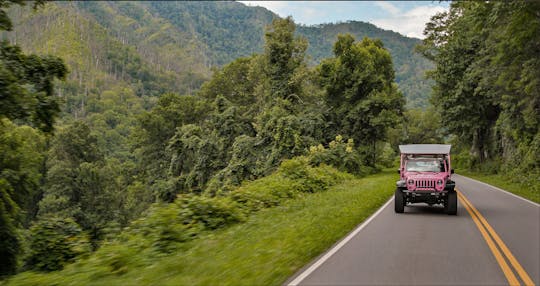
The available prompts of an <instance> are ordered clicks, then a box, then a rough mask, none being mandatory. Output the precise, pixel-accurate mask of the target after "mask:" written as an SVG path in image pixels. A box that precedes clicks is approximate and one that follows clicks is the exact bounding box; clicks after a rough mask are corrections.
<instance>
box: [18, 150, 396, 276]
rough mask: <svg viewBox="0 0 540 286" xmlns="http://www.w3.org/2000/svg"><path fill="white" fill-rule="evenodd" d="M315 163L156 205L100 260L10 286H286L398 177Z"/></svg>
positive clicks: (291, 164) (302, 161) (286, 166)
mask: <svg viewBox="0 0 540 286" xmlns="http://www.w3.org/2000/svg"><path fill="white" fill-rule="evenodd" d="M307 163H308V161H307V158H305V157H303V158H296V159H292V160H289V161H285V162H284V163H283V164H282V165H281V167H280V168H279V170H278V171H277V172H276V173H274V174H272V175H270V176H268V177H265V178H262V179H259V180H256V181H253V182H250V183H247V184H245V185H243V186H241V187H239V188H238V189H236V190H234V191H232V192H231V193H229V195H228V196H225V197H220V198H209V197H197V198H195V197H191V198H182V197H179V199H177V200H176V201H175V203H173V204H168V205H159V206H154V207H153V208H152V209H151V211H150V212H149V215H148V216H147V217H145V218H142V219H140V220H138V221H135V222H134V223H133V224H132V226H130V227H129V229H127V230H126V231H125V233H124V234H123V235H121V236H120V238H119V239H117V240H113V241H110V242H108V243H106V244H105V245H103V246H102V247H101V248H100V249H99V250H98V251H97V252H95V253H94V254H92V255H91V256H89V257H87V258H84V259H81V260H79V261H78V262H76V263H75V264H72V265H69V266H67V267H66V268H65V269H64V270H62V271H60V272H52V273H50V274H40V273H35V272H26V273H24V274H20V275H17V276H15V277H14V278H13V279H10V280H8V285H35V284H39V285H56V284H57V283H59V282H61V283H62V284H68V285H70V284H76V285H93V284H100V285H103V284H156V283H157V284H160V285H164V284H165V285H255V284H256V285H259V284H260V285H278V284H281V283H283V282H284V281H285V280H286V279H287V278H288V277H290V276H291V275H292V274H294V273H295V272H296V271H297V270H298V269H300V268H301V267H303V266H304V265H305V264H306V263H308V262H309V261H310V260H311V259H313V258H314V257H316V256H317V255H319V254H320V253H321V252H323V251H325V250H326V249H328V248H329V247H330V246H331V245H332V244H333V243H335V242H336V241H337V240H339V238H341V237H343V236H344V235H345V234H346V233H348V232H349V231H350V230H352V229H353V228H354V226H355V225H357V224H359V223H360V222H362V221H363V220H365V219H366V218H367V217H368V216H369V215H370V214H372V213H373V212H374V211H375V210H376V209H377V208H379V207H380V206H381V205H382V204H383V203H384V202H385V201H386V200H387V199H388V198H389V197H390V196H391V195H392V194H393V185H394V182H395V179H396V177H397V175H395V174H394V172H392V171H385V172H382V173H379V174H377V175H371V176H368V177H366V178H362V179H358V178H354V177H353V176H351V175H349V174H346V173H342V172H339V171H337V170H336V169H334V168H331V167H328V166H325V165H322V166H320V167H309V165H307ZM194 202H197V203H196V204H193V203H194ZM231 202H235V203H233V204H231ZM179 221H180V222H182V223H179ZM186 229H191V230H190V231H188V232H186ZM186 233H188V234H189V235H187V236H186V235H185V234H186ZM43 255H47V254H45V253H43Z"/></svg>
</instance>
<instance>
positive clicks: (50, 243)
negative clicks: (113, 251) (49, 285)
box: [26, 218, 91, 271]
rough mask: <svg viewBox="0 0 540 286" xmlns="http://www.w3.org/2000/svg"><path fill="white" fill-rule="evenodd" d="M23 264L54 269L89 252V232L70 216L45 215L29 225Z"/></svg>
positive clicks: (42, 268)
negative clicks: (51, 216) (52, 216)
mask: <svg viewBox="0 0 540 286" xmlns="http://www.w3.org/2000/svg"><path fill="white" fill-rule="evenodd" d="M29 234H30V238H29V244H30V245H29V253H28V256H27V258H26V267H27V268H30V269H34V270H40V271H54V270H59V269H62V268H63V267H64V265H66V264H67V263H70V262H72V261H73V260H74V259H75V258H76V257H77V256H79V255H82V254H86V253H89V252H90V249H91V248H90V243H89V239H88V236H87V235H86V234H85V233H83V232H82V230H81V227H80V226H79V225H78V224H77V223H76V222H75V221H73V220H72V219H70V218H44V219H42V220H39V221H38V222H36V223H35V224H34V225H33V226H32V227H30V233H29Z"/></svg>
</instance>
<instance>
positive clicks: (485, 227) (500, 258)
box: [456, 190, 534, 286]
mask: <svg viewBox="0 0 540 286" xmlns="http://www.w3.org/2000/svg"><path fill="white" fill-rule="evenodd" d="M456 192H457V194H458V198H459V201H460V202H461V204H462V205H463V206H465V208H466V209H467V211H468V212H469V214H470V215H471V217H472V219H473V221H474V223H475V224H476V226H477V227H478V230H480V233H481V234H482V236H483V237H484V240H485V241H486V242H487V244H488V246H489V249H490V250H491V252H492V253H493V255H494V256H495V259H496V260H497V262H498V263H499V266H500V267H501V269H502V271H503V273H504V275H505V276H506V279H507V280H508V284H510V285H521V284H520V282H519V280H518V279H517V277H516V275H515V274H514V272H513V271H512V269H511V268H510V266H509V265H508V263H507V262H506V260H508V261H509V262H510V264H511V265H512V267H513V268H514V269H515V271H516V272H517V274H518V275H519V277H520V278H521V280H522V281H523V283H525V285H531V286H532V285H534V282H533V281H532V279H531V277H529V275H528V274H527V272H526V271H525V270H524V269H523V267H522V266H521V264H519V262H518V261H517V260H516V258H515V257H514V255H512V252H510V250H509V249H508V247H507V246H506V244H504V242H503V241H502V239H501V238H500V237H499V235H498V234H497V233H496V232H495V230H494V229H493V228H492V227H491V225H489V223H488V222H487V221H486V219H485V218H484V217H483V216H482V214H480V212H479V211H478V210H477V209H476V208H475V207H474V206H473V205H472V204H471V202H469V200H468V199H467V198H466V197H465V196H464V195H463V194H462V193H461V192H460V191H458V190H456ZM501 252H502V253H501ZM505 258H506V260H505Z"/></svg>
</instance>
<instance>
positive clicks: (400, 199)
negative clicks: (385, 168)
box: [394, 188, 405, 213]
mask: <svg viewBox="0 0 540 286" xmlns="http://www.w3.org/2000/svg"><path fill="white" fill-rule="evenodd" d="M404 210H405V196H404V194H403V192H402V191H401V189H399V188H398V189H396V193H395V195H394V211H395V212H396V213H403V211H404Z"/></svg>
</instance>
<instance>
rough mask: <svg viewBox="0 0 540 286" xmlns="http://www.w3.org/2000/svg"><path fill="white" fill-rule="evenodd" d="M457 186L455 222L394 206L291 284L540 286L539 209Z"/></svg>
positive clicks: (476, 187)
mask: <svg viewBox="0 0 540 286" xmlns="http://www.w3.org/2000/svg"><path fill="white" fill-rule="evenodd" d="M453 178H454V180H455V181H456V184H457V189H458V190H459V192H460V193H461V195H463V197H460V200H459V203H458V215H457V216H448V215H446V214H444V213H443V209H442V207H428V206H427V205H425V204H417V205H415V206H414V207H406V208H405V213H404V214H396V213H394V210H393V207H394V205H393V200H391V201H389V203H387V204H386V205H385V206H384V207H383V208H382V209H381V210H380V211H379V212H378V213H376V215H375V216H373V217H372V219H370V220H369V221H366V223H364V224H363V225H361V226H360V227H359V228H358V229H356V230H355V231H354V232H353V233H351V235H349V236H348V237H346V238H345V239H344V240H342V241H341V242H340V243H338V244H337V245H336V246H335V247H334V248H332V249H331V250H330V251H329V252H327V253H326V254H324V255H321V257H319V258H318V259H316V260H315V261H313V262H312V263H311V264H310V265H308V266H306V267H305V268H304V269H303V270H301V271H299V272H298V273H297V274H296V275H295V276H293V277H292V278H291V279H289V281H287V282H286V284H290V285H441V284H446V285H508V284H520V285H527V284H528V283H529V284H530V283H531V282H532V283H533V284H534V285H540V206H539V205H538V204H535V203H531V202H529V201H526V200H524V199H521V198H518V197H516V196H514V195H511V194H509V193H505V192H502V191H500V190H497V189H496V188H493V187H490V186H488V185H486V184H483V183H480V182H477V181H474V180H471V179H469V178H466V177H463V176H459V175H455V176H454V177H453ZM464 200H466V201H469V202H470V205H469V204H467V203H466V202H465V201H464ZM471 205H472V206H471ZM474 209H476V211H477V212H479V215H476V214H475V211H474ZM469 211H470V212H471V213H472V214H471V213H469ZM473 217H474V219H473ZM482 221H484V222H485V223H484V222H482ZM480 229H482V231H483V232H484V234H482V232H481V230H480Z"/></svg>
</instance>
